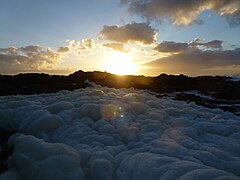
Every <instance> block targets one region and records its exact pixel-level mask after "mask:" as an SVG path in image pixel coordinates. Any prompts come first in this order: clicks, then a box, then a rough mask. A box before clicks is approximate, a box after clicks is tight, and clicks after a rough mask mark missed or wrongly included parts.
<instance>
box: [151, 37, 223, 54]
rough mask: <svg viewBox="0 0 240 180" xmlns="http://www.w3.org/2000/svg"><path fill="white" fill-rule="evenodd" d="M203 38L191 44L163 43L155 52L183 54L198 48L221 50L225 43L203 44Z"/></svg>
mask: <svg viewBox="0 0 240 180" xmlns="http://www.w3.org/2000/svg"><path fill="white" fill-rule="evenodd" d="M202 41H203V40H202V39H201V38H196V39H194V40H193V41H191V42H190V43H180V42H174V41H163V42H161V43H160V44H158V45H157V46H156V47H155V48H154V50H157V51H158V52H163V53H182V52H186V51H193V50H196V49H197V47H199V46H201V47H204V48H208V49H221V48H222V43H223V41H220V40H212V41H209V42H202Z"/></svg>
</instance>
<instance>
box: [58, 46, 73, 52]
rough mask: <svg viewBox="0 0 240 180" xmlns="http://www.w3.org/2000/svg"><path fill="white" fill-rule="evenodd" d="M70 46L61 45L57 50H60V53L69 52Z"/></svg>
mask: <svg viewBox="0 0 240 180" xmlns="http://www.w3.org/2000/svg"><path fill="white" fill-rule="evenodd" d="M69 50H70V49H69V48H68V47H59V48H58V49H57V52H59V53H67V52H69Z"/></svg>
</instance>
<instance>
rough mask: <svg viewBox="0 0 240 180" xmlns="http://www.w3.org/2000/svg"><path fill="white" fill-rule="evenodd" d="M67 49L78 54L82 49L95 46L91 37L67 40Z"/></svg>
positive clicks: (89, 48)
mask: <svg viewBox="0 0 240 180" xmlns="http://www.w3.org/2000/svg"><path fill="white" fill-rule="evenodd" d="M67 42H68V46H67V47H68V48H69V51H71V52H74V53H76V54H80V53H81V52H82V51H83V50H91V49H93V48H94V46H95V41H94V40H93V39H83V40H82V41H75V40H67Z"/></svg>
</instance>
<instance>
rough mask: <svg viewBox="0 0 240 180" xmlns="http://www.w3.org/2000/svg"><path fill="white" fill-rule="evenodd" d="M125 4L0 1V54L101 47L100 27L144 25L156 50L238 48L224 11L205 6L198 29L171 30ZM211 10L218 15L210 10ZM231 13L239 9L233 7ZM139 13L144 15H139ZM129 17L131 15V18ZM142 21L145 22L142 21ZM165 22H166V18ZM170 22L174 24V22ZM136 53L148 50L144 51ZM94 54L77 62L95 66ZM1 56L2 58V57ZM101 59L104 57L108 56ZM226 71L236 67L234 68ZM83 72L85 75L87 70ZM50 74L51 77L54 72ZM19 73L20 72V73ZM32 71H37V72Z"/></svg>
mask: <svg viewBox="0 0 240 180" xmlns="http://www.w3.org/2000/svg"><path fill="white" fill-rule="evenodd" d="M127 1H128V3H125V4H121V5H120V0H101V1H99V0H88V1H82V0H68V1H67V0H52V1H49V0H41V1H38V0H2V1H1V2H0V24H1V26H0V48H1V49H2V51H4V49H5V48H9V47H16V48H21V47H26V46H31V45H39V46H41V47H43V48H47V47H50V48H51V49H53V50H54V51H56V50H57V49H58V48H59V47H61V46H68V43H67V42H66V40H75V41H79V42H81V41H82V40H84V39H93V40H94V42H95V43H96V47H99V46H98V43H102V42H107V40H108V39H105V41H101V40H99V33H100V32H101V30H102V29H103V27H104V25H107V26H114V25H118V26H122V27H124V26H126V25H127V24H132V23H146V22H148V23H147V24H148V25H149V26H151V27H152V28H153V29H155V30H156V33H157V37H156V42H155V46H156V43H157V44H158V43H161V42H163V41H173V42H181V43H189V42H190V41H191V40H193V39H194V38H202V39H203V41H204V42H209V41H212V40H220V41H222V47H223V48H222V50H233V49H235V48H236V47H240V39H239V35H240V27H239V26H235V27H230V25H229V23H228V22H227V21H226V18H225V16H224V17H221V14H220V13H222V11H223V10H225V9H226V8H225V7H220V8H219V7H217V6H216V5H214V8H212V6H211V8H212V9H211V8H206V10H204V11H202V12H199V13H198V14H197V16H198V19H201V20H203V22H204V23H203V24H202V25H198V24H194V23H193V24H192V25H186V24H184V25H180V26H178V25H177V26H176V24H174V23H172V22H170V21H169V19H168V17H167V16H168V15H166V17H165V15H162V14H158V12H157V11H156V14H154V15H156V17H158V19H157V20H156V21H155V20H150V21H147V19H148V16H149V17H150V16H152V14H151V13H149V12H147V10H146V9H141V11H140V13H139V11H138V10H137V9H134V10H132V11H131V13H129V11H128V10H129V8H130V5H131V3H132V4H133V3H134V1H131V0H127ZM211 1H212V0H211ZM211 1H209V2H211ZM155 2H156V3H157V4H158V5H159V6H161V0H159V1H158V0H152V3H155ZM176 2H177V1H176ZM179 2H181V0H180V1H178V2H177V3H176V6H177V5H179ZM182 2H183V1H182ZM231 2H233V3H235V4H234V6H236V5H239V4H240V3H239V2H238V1H235V2H234V0H231ZM147 3H148V2H147V1H146V4H147ZM129 4H130V5H129ZM147 5H148V4H147ZM199 6H200V5H199ZM215 6H216V7H217V8H218V9H216V8H215ZM232 6H233V5H232V4H230V5H229V6H228V7H232ZM239 6H240V5H239ZM144 7H146V6H144ZM149 7H151V6H149ZM194 7H195V6H194ZM209 7H210V6H209ZM159 8H161V7H159ZM168 8H169V7H168ZM190 8H191V7H190ZM236 8H239V7H238V6H237V7H236ZM176 9H177V8H176ZM145 10H146V12H144V11H145ZM170 10H171V9H170ZM135 11H136V12H137V13H135ZM173 11H174V10H173ZM190 11H191V9H190ZM167 12H168V11H167ZM141 13H142V14H141ZM144 13H145V14H144ZM173 13H174V12H173ZM139 14H140V15H139ZM143 16H145V17H144V18H143ZM169 16H171V14H170V15H169ZM228 16H229V17H232V14H231V16H230V15H229V14H227V17H228ZM239 17H240V15H239ZM174 18H175V19H176V18H177V17H174ZM160 21H161V23H160ZM149 22H150V23H149ZM130 41H132V40H131V39H130V40H129V41H128V40H127V42H124V45H125V46H127V47H131V48H132V46H131V45H129V42H130ZM109 42H110V41H109ZM121 43H122V42H121ZM233 45H234V46H233ZM136 46H138V45H136ZM136 46H134V47H136ZM153 46H154V45H153ZM141 48H142V49H149V47H148V48H146V47H141ZM153 48H154V47H153ZM153 48H152V49H153ZM150 49H151V48H150ZM98 51H101V50H95V51H94V52H88V54H86V55H85V56H83V57H78V62H79V61H85V60H86V59H87V58H86V56H88V57H91V58H95V60H92V61H91V63H93V62H94V61H96V57H98V56H99V52H98ZM106 51H107V50H106ZM129 51H131V49H129ZM133 51H134V50H133ZM135 52H136V51H135ZM160 53H161V52H160ZM93 54H95V55H93ZM153 54H154V53H153ZM4 55H6V53H5V54H4ZM165 55H166V54H165ZM165 55H163V54H159V56H158V57H155V56H152V59H146V62H149V61H150V60H152V61H154V60H156V59H158V58H161V57H163V56H165ZM106 56H108V57H109V55H106ZM106 56H103V57H102V59H101V60H100V62H101V63H102V62H103V59H104V57H106ZM136 56H137V55H136V54H135V55H134V57H135V58H136ZM4 57H5V56H4ZM70 58H76V56H75V55H73V54H68V55H67V56H66V55H65V57H64V58H60V59H65V60H62V61H61V62H64V63H63V64H64V65H67V63H66V62H67V61H68V59H70ZM138 59H139V58H138ZM0 60H1V59H0ZM71 61H73V60H71ZM20 63H21V62H20ZM58 64H59V63H58ZM93 64H94V63H93ZM4 65H6V64H4ZM230 65H236V66H238V64H236V63H235V64H230ZM60 66H61V65H60ZM88 66H89V67H94V65H93V66H92V64H89V65H88ZM6 67H7V66H6ZM51 68H53V67H51ZM62 68H63V65H62ZM79 68H80V66H79ZM53 69H54V68H53ZM67 69H68V71H71V70H76V69H71V67H70V66H69V67H67ZM83 69H84V68H83ZM85 69H86V70H88V68H85ZM0 70H1V69H0ZM55 70H56V72H57V68H56V67H55ZM89 70H94V68H92V69H91V68H90V69H89ZM96 70H103V69H101V68H99V66H98V67H96ZM18 71H21V69H18V70H16V71H15V72H13V73H17V72H18ZM22 71H25V70H24V69H23V70H22ZM33 71H34V70H33ZM37 71H39V69H38V70H37ZM43 71H44V70H43ZM54 72H55V71H54ZM0 73H1V72H0ZM3 73H4V72H3ZM169 73H171V72H169ZM174 73H175V72H174Z"/></svg>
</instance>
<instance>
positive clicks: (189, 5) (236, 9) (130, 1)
mask: <svg viewBox="0 0 240 180" xmlns="http://www.w3.org/2000/svg"><path fill="white" fill-rule="evenodd" d="M120 1H121V3H123V4H127V5H128V7H129V12H130V13H133V14H138V15H141V16H143V17H145V18H147V19H149V20H160V21H161V20H164V19H167V20H169V21H170V22H171V23H173V24H174V25H177V26H187V25H191V24H193V23H197V24H202V23H203V21H202V20H201V19H199V18H198V15H199V14H200V13H202V12H203V11H205V10H209V11H211V12H213V13H217V14H219V15H220V16H222V17H225V18H226V19H227V21H228V22H229V24H230V25H231V26H236V25H240V1H239V0H120Z"/></svg>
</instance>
